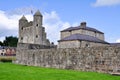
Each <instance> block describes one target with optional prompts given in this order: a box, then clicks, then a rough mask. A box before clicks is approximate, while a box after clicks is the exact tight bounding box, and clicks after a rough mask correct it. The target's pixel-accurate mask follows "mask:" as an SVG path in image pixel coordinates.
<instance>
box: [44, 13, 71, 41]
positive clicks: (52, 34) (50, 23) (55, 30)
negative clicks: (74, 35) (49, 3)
mask: <svg viewBox="0 0 120 80" xmlns="http://www.w3.org/2000/svg"><path fill="white" fill-rule="evenodd" d="M43 16H44V19H43V22H44V23H43V24H44V25H43V26H45V28H46V32H47V35H48V38H49V39H50V41H53V42H55V43H57V40H59V38H60V31H61V30H63V29H65V28H67V27H70V24H69V23H68V22H63V21H62V20H61V19H60V17H59V16H58V14H57V13H56V12H55V11H52V12H51V13H44V14H43Z"/></svg>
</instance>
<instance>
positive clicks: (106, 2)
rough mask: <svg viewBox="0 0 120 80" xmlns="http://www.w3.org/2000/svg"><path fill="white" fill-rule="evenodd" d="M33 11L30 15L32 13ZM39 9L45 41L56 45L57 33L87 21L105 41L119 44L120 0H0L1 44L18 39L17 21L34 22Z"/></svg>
mask: <svg viewBox="0 0 120 80" xmlns="http://www.w3.org/2000/svg"><path fill="white" fill-rule="evenodd" d="M31 10H32V11H33V14H32V13H31ZM37 10H40V12H41V13H42V15H43V26H44V27H45V31H46V32H47V38H48V39H49V40H50V41H51V42H54V43H55V44H57V41H58V40H59V39H60V31H61V30H63V29H66V28H68V27H71V26H73V27H74V26H78V25H80V23H81V22H83V21H85V22H87V26H89V27H92V28H96V29H98V30H100V31H102V32H104V34H105V41H107V42H110V43H115V42H120V31H119V30H120V0H1V1H0V19H1V20H0V41H3V40H4V39H5V37H6V36H18V20H19V19H20V18H21V17H22V15H25V16H26V18H27V19H28V21H31V20H33V15H34V13H35V12H36V11H37Z"/></svg>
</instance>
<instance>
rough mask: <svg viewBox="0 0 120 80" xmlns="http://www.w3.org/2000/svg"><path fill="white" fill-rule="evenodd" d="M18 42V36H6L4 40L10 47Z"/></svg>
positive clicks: (4, 43) (5, 44)
mask: <svg viewBox="0 0 120 80" xmlns="http://www.w3.org/2000/svg"><path fill="white" fill-rule="evenodd" d="M17 42H18V38H17V37H13V36H9V37H6V38H5V40H4V41H3V45H4V46H10V47H16V46H17Z"/></svg>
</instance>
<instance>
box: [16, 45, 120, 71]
mask: <svg viewBox="0 0 120 80" xmlns="http://www.w3.org/2000/svg"><path fill="white" fill-rule="evenodd" d="M16 55H17V56H16V57H17V60H16V62H15V63H18V64H23V65H32V66H41V67H51V68H61V69H74V70H82V71H98V72H105V73H110V72H120V47H111V46H109V47H89V48H75V49H74V48H71V49H31V50H28V49H17V53H16Z"/></svg>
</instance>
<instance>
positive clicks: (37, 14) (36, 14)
mask: <svg viewBox="0 0 120 80" xmlns="http://www.w3.org/2000/svg"><path fill="white" fill-rule="evenodd" d="M34 16H42V14H41V13H40V11H39V10H37V12H36V13H35V14H34Z"/></svg>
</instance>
